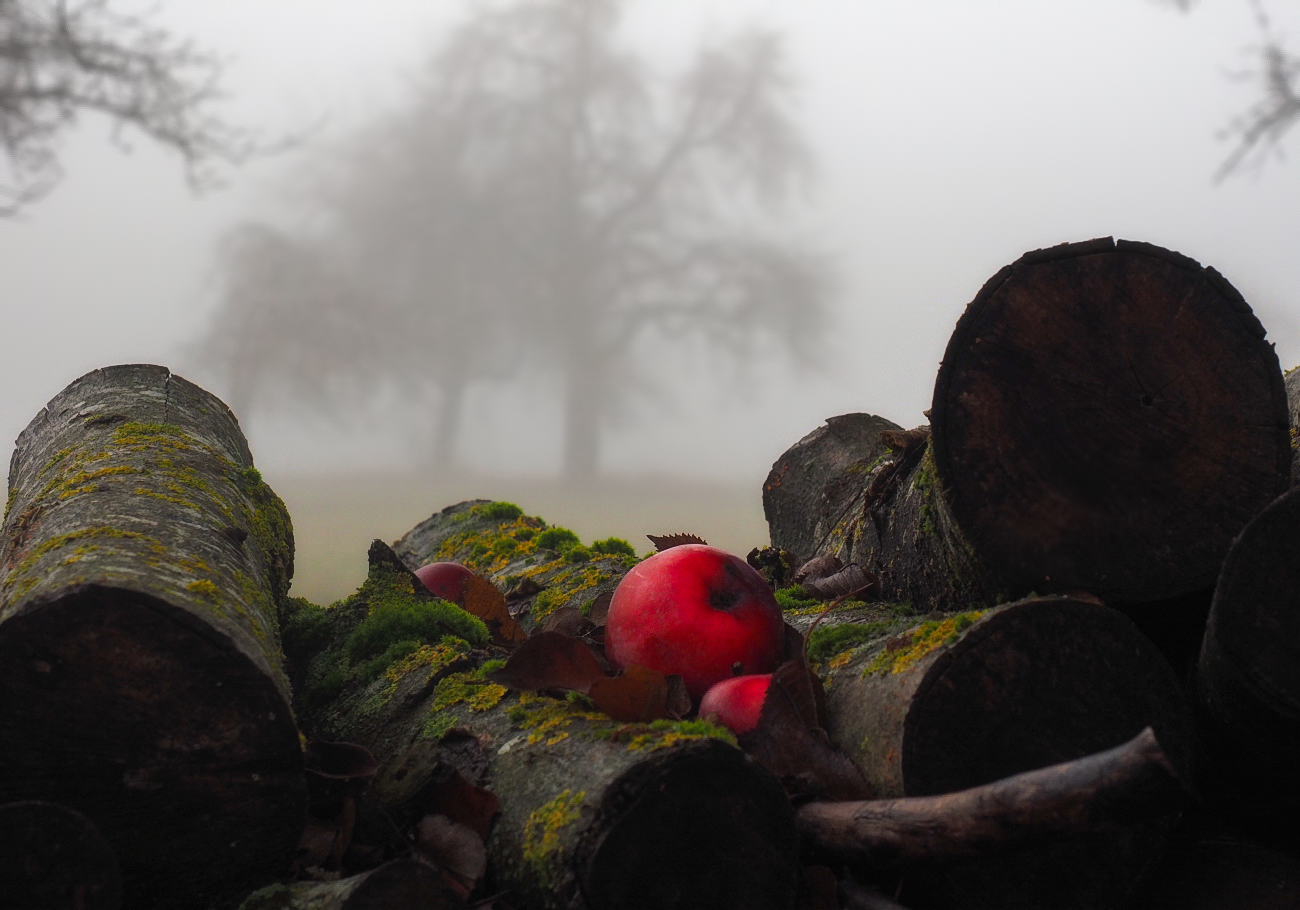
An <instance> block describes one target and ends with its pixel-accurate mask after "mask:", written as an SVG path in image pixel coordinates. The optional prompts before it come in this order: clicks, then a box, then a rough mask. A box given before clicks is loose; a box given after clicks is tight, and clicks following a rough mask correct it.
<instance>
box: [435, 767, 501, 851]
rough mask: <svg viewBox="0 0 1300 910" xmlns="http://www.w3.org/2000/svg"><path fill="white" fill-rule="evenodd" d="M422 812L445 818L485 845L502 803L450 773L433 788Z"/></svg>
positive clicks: (459, 774)
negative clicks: (493, 820)
mask: <svg viewBox="0 0 1300 910" xmlns="http://www.w3.org/2000/svg"><path fill="white" fill-rule="evenodd" d="M424 811H425V812H427V813H431V814H435V815H445V816H447V817H448V818H450V819H451V820H452V821H454V822H456V823H457V824H461V825H465V826H467V827H469V828H471V829H473V830H474V831H475V832H476V833H477V834H478V836H479V837H481V838H482V839H483V840H484V841H487V838H488V833H489V832H490V831H491V830H492V819H494V818H496V816H497V814H498V813H500V811H501V802H500V800H498V799H497V797H496V794H495V793H493V792H492V791H491V790H487V789H484V788H483V787H478V786H475V785H474V784H472V783H470V782H469V781H468V780H466V779H465V777H464V776H463V775H462V774H461V773H460V772H459V771H456V770H454V769H453V770H452V771H451V773H450V774H447V775H446V776H445V777H443V778H441V779H440V780H438V781H437V783H435V784H434V785H433V787H432V788H431V790H430V791H429V800H428V802H427V803H426V804H425V808H424Z"/></svg>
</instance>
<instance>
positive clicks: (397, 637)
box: [346, 594, 488, 661]
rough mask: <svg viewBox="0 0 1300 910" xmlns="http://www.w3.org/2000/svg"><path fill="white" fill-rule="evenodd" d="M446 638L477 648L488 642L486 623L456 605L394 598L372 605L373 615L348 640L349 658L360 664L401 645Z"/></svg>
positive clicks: (394, 596) (427, 642)
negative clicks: (460, 640)
mask: <svg viewBox="0 0 1300 910" xmlns="http://www.w3.org/2000/svg"><path fill="white" fill-rule="evenodd" d="M444 635H454V636H456V637H457V638H463V639H465V640H466V641H469V642H471V643H473V644H476V645H483V644H487V641H488V631H487V626H485V625H483V621H482V620H481V619H479V618H478V617H475V616H470V615H469V614H468V613H466V612H465V611H464V610H462V609H461V608H460V607H458V606H456V605H455V604H451V603H448V602H447V601H445V600H421V599H419V598H417V597H415V596H414V595H413V594H412V595H410V596H407V597H402V596H400V595H397V594H394V595H391V596H389V597H387V598H385V599H384V600H382V601H379V602H372V603H371V605H370V615H369V616H367V617H366V618H365V619H364V620H362V622H361V624H360V625H359V626H357V628H356V629H355V630H354V631H353V632H352V634H351V635H350V636H349V637H348V641H347V645H346V648H347V653H348V656H349V658H351V659H352V660H353V661H359V660H366V659H369V658H372V657H374V656H375V655H377V654H381V653H385V652H386V651H387V649H388V648H390V647H392V645H394V644H395V643H397V642H401V641H408V640H409V641H414V642H417V644H418V643H424V644H433V643H434V642H436V641H438V640H440V639H441V638H442V637H443V636H444Z"/></svg>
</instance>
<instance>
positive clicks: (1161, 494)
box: [931, 238, 1291, 601]
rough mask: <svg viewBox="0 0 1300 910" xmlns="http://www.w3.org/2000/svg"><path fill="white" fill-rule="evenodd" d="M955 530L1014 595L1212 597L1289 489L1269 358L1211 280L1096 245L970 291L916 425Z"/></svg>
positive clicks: (1165, 261)
mask: <svg viewBox="0 0 1300 910" xmlns="http://www.w3.org/2000/svg"><path fill="white" fill-rule="evenodd" d="M931 418H932V423H933V432H934V457H935V465H936V468H937V471H938V474H939V477H940V479H941V480H942V481H943V484H944V488H945V498H946V500H947V502H948V505H949V506H950V508H951V511H952V514H953V516H954V517H955V519H956V521H957V522H958V524H959V525H960V526H961V528H962V531H963V532H964V534H965V536H966V538H967V539H968V540H969V541H970V542H971V545H972V546H973V547H974V549H975V551H976V553H977V555H978V556H979V557H980V559H981V560H982V562H983V563H984V564H985V565H986V566H987V567H988V568H989V569H990V570H992V571H993V572H995V573H996V574H998V575H999V576H1001V577H1002V578H1003V579H1004V580H1005V581H1006V583H1007V584H1008V586H1009V587H1011V588H1013V589H1015V590H1021V591H1028V590H1037V591H1068V590H1087V591H1091V592H1093V593H1096V594H1098V595H1101V596H1103V597H1106V598H1108V599H1115V600H1126V601H1142V600H1153V599H1157V598H1161V597H1170V596H1172V595H1175V594H1180V593H1184V592H1187V591H1192V590H1195V589H1196V588H1198V587H1202V586H1206V585H1208V584H1211V583H1212V582H1213V580H1214V578H1215V576H1216V574H1217V572H1218V567H1219V565H1220V563H1221V562H1222V559H1223V557H1224V554H1225V553H1226V552H1227V550H1228V546H1229V545H1230V544H1231V542H1232V539H1233V537H1234V536H1235V535H1236V534H1237V533H1238V532H1239V531H1240V530H1241V529H1242V528H1243V527H1244V526H1245V525H1246V523H1247V522H1248V521H1249V520H1250V519H1251V518H1252V517H1253V516H1254V515H1255V514H1256V513H1257V512H1258V511H1259V510H1260V509H1262V508H1263V507H1264V506H1265V505H1267V504H1268V503H1269V502H1271V501H1272V500H1273V499H1274V498H1275V497H1277V496H1278V495H1280V494H1281V493H1282V492H1284V491H1285V490H1286V489H1287V487H1288V486H1289V483H1290V470H1291V468H1290V462H1291V449H1290V440H1289V429H1288V426H1289V420H1288V409H1287V401H1286V391H1285V388H1284V385H1283V379H1282V372H1281V369H1280V367H1279V365H1278V360H1277V355H1276V353H1275V352H1274V351H1273V348H1272V346H1271V345H1270V344H1269V343H1268V342H1267V341H1265V339H1264V330H1263V328H1262V326H1261V325H1260V323H1259V321H1258V320H1257V319H1256V318H1255V317H1254V315H1253V314H1252V313H1251V311H1250V308H1249V306H1247V304H1246V302H1245V301H1244V300H1243V299H1242V298H1241V295H1240V294H1238V293H1237V291H1236V290H1235V289H1233V288H1232V286H1231V285H1229V284H1228V282H1227V281H1226V280H1225V279H1224V278H1223V277H1222V276H1221V275H1219V274H1218V273H1217V272H1216V271H1214V270H1213V269H1208V268H1202V267H1201V266H1200V265H1199V264H1197V263H1196V262H1194V261H1193V260H1191V259H1188V258H1186V257H1184V256H1181V255H1179V254H1177V253H1173V252H1170V251H1168V250H1164V249H1161V248H1160V247H1156V246H1152V245H1150V244H1144V243H1133V242H1128V241H1122V240H1121V241H1119V243H1118V244H1116V243H1115V242H1114V241H1112V240H1111V239H1110V238H1105V239H1102V240H1094V241H1089V242H1086V243H1078V244H1064V245H1062V246H1060V247H1054V248H1052V249H1048V250H1040V251H1037V252H1034V253H1028V254H1026V255H1025V256H1023V257H1021V259H1019V260H1018V261H1017V262H1015V263H1013V264H1012V265H1011V266H1008V267H1006V268H1004V269H1002V271H1000V272H999V273H998V274H997V275H995V276H994V277H993V278H992V279H990V280H989V282H988V283H987V284H985V286H984V288H983V289H982V290H981V291H980V292H979V294H978V295H977V296H976V297H975V299H974V300H973V301H972V302H971V304H970V305H969V306H968V307H967V308H966V311H965V313H964V314H963V315H962V317H961V319H960V320H959V321H958V323H957V326H956V329H955V330H954V332H953V335H952V338H951V339H950V341H949V343H948V347H947V350H946V351H945V353H944V359H943V363H942V365H941V366H940V369H939V374H938V378H937V380H936V384H935V392H934V403H933V408H932V412H931Z"/></svg>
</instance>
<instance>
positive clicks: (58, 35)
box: [0, 0, 253, 216]
mask: <svg viewBox="0 0 1300 910" xmlns="http://www.w3.org/2000/svg"><path fill="white" fill-rule="evenodd" d="M219 75H220V63H219V61H218V60H217V59H216V58H215V57H213V56H212V55H210V54H207V53H204V52H201V51H198V50H196V49H194V48H193V47H192V46H191V45H190V44H188V43H186V42H184V41H181V40H179V39H177V38H176V37H174V36H173V35H171V34H170V33H168V32H167V31H166V30H164V29H162V28H159V27H157V26H155V25H152V24H150V22H149V21H148V20H147V19H145V18H141V17H139V16H134V15H126V14H122V13H117V12H114V11H113V10H111V9H109V8H108V4H107V3H106V2H105V0H0V168H2V169H3V171H4V172H6V173H5V174H4V175H3V176H0V216H9V215H13V214H15V213H17V212H18V211H20V210H21V209H22V208H23V207H24V206H26V205H27V204H29V203H31V202H33V201H34V200H36V199H38V198H39V197H41V196H42V195H44V194H45V193H46V192H48V191H49V190H50V189H51V188H52V187H53V186H54V185H55V184H56V183H57V182H58V180H59V177H60V174H61V171H60V167H59V157H58V140H59V138H60V137H61V135H62V133H63V132H64V131H65V130H66V129H67V128H68V127H69V126H71V125H72V124H73V123H74V122H75V121H76V120H77V118H78V116H80V115H82V114H85V113H98V114H102V115H105V116H107V117H108V118H109V119H110V120H111V121H113V123H114V124H115V125H116V126H117V127H119V128H131V129H135V130H138V131H140V132H142V133H144V134H145V135H147V136H149V137H150V138H152V139H154V140H156V141H157V142H159V143H161V144H162V145H164V146H168V147H170V148H172V149H174V150H176V151H177V152H179V153H180V154H181V156H182V157H183V159H184V160H185V163H186V166H187V168H188V173H189V177H190V180H191V183H192V184H194V185H200V186H201V185H204V184H207V183H210V182H211V181H212V180H213V179H214V178H215V176H216V171H215V170H214V165H216V164H217V163H218V162H223V161H225V162H235V161H239V160H241V159H242V158H244V157H245V156H246V155H248V154H249V153H250V152H252V151H253V144H252V142H251V141H250V137H249V136H247V135H246V134H244V133H243V132H242V131H240V130H237V129H235V128H232V127H231V126H230V125H228V124H227V123H225V122H224V121H223V120H222V119H221V118H220V117H218V116H216V115H215V114H214V113H213V110H212V102H213V101H214V100H216V98H217V97H218V91H217V82H218V76H219Z"/></svg>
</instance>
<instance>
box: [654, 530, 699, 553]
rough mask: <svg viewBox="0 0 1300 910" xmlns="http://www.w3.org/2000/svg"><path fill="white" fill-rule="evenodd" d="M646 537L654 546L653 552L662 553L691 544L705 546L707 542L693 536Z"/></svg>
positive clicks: (656, 535) (666, 535) (667, 535)
mask: <svg viewBox="0 0 1300 910" xmlns="http://www.w3.org/2000/svg"><path fill="white" fill-rule="evenodd" d="M646 537H648V538H649V539H650V542H651V543H652V544H654V545H655V552H657V553H662V552H663V551H664V550H671V549H672V548H673V547H680V546H684V545H686V544H691V543H700V544H707V543H708V541H707V540H705V539H704V538H703V537H697V536H696V535H694V534H664V535H663V536H662V537H661V536H659V535H658V534H647V535H646Z"/></svg>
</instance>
